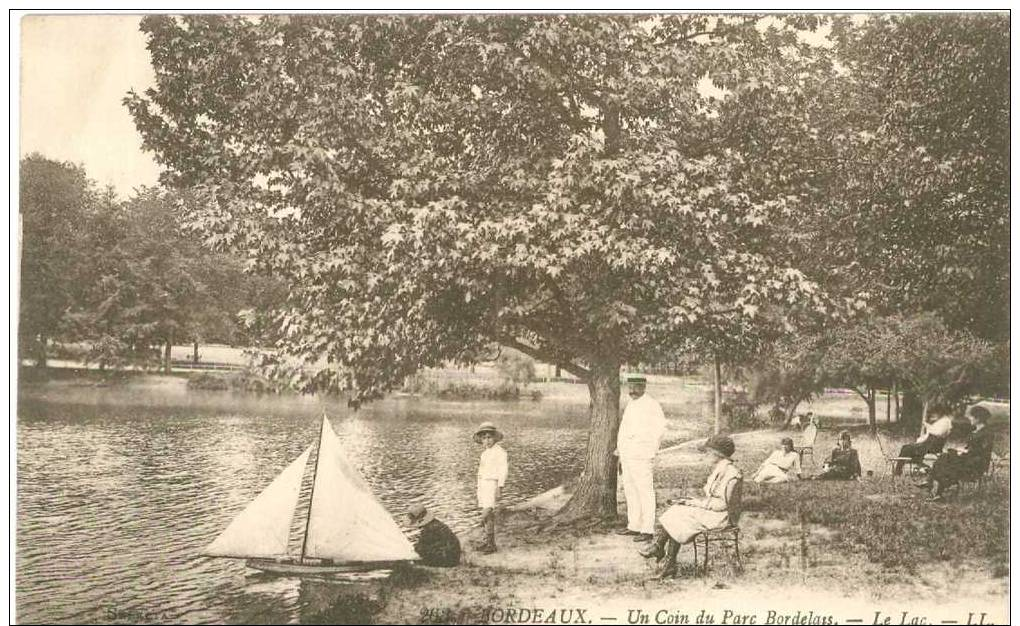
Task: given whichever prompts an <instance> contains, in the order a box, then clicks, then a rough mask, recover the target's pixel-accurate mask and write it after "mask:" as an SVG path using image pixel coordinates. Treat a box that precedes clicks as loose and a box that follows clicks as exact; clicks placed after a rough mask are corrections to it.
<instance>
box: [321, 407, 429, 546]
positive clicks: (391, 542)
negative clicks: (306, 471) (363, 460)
mask: <svg viewBox="0 0 1020 626" xmlns="http://www.w3.org/2000/svg"><path fill="white" fill-rule="evenodd" d="M305 555H306V556H309V557H314V558H321V559H333V560H334V561H339V562H358V561H362V562H363V561H407V560H415V559H417V558H418V554H417V553H416V552H415V551H414V548H413V547H412V546H411V543H410V542H409V541H408V540H407V537H405V536H404V533H403V532H401V530H400V528H399V527H398V526H397V523H396V521H394V519H393V518H392V517H391V516H390V514H389V513H388V512H387V511H386V509H385V508H383V505H382V503H380V502H379V500H377V499H376V497H375V495H374V494H373V493H372V490H371V489H370V488H369V486H368V485H367V484H366V483H365V480H364V479H363V478H362V477H361V474H359V473H358V471H357V470H356V469H355V468H354V467H353V466H351V464H350V463H348V462H347V459H346V458H344V455H343V451H342V449H341V447H340V440H339V439H338V438H337V436H336V433H335V432H333V427H332V426H330V424H329V421H328V420H326V419H325V418H323V425H322V438H321V440H320V442H319V458H318V467H317V468H316V474H315V486H314V487H313V491H312V507H311V512H310V514H309V520H308V530H307V538H306V547H305Z"/></svg>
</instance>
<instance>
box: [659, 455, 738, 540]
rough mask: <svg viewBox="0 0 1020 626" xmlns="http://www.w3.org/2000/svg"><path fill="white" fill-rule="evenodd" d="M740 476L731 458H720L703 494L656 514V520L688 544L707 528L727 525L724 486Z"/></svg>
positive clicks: (676, 537)
mask: <svg viewBox="0 0 1020 626" xmlns="http://www.w3.org/2000/svg"><path fill="white" fill-rule="evenodd" d="M741 479H743V475H742V474H741V473H740V470H739V469H738V468H737V466H736V465H734V463H733V461H731V460H730V459H720V460H719V462H718V463H716V464H715V467H714V468H712V473H711V474H709V476H708V480H707V481H706V482H705V497H704V498H702V499H700V500H696V501H693V502H691V503H690V504H674V505H673V506H671V507H669V508H668V509H667V510H666V512H665V513H663V514H662V516H660V517H659V523H661V524H662V527H663V528H664V529H666V532H667V533H669V536H670V537H672V538H673V540H674V541H677V542H679V543H688V542H689V541H691V539H693V538H694V536H695V535H697V534H698V533H700V532H704V531H706V530H717V529H720V528H725V527H726V526H727V525H728V524H729V514H728V512H727V509H726V487H727V486H728V485H729V484H730V482H732V481H734V480H741Z"/></svg>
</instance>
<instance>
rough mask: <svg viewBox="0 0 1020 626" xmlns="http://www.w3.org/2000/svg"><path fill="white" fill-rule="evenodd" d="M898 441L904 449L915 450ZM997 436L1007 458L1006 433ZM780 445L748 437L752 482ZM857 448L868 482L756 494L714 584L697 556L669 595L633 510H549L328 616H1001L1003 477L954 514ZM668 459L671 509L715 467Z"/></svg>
mask: <svg viewBox="0 0 1020 626" xmlns="http://www.w3.org/2000/svg"><path fill="white" fill-rule="evenodd" d="M1000 428H1001V425H1000ZM888 437H889V441H890V443H892V444H894V445H895V444H898V443H900V441H902V440H901V439H898V438H896V437H895V436H893V435H888ZM999 437H1000V438H1005V439H1007V443H1005V444H1003V445H1005V446H1007V447H1008V431H1002V432H1000V434H999ZM775 438H776V437H775V433H773V432H760V433H746V434H744V435H742V436H739V437H738V459H737V462H738V465H739V466H740V467H741V469H742V470H743V471H744V473H745V476H750V474H751V473H752V472H753V471H754V469H755V468H756V467H757V466H758V465H759V464H760V463H761V461H762V460H763V459H764V457H765V455H767V454H768V452H769V451H770V450H771V447H772V446H773V445H774V444H775V441H774V440H775ZM831 443H832V442H831V435H830V434H829V433H823V435H822V437H821V438H820V441H819V450H820V454H824V452H822V451H827V450H828V448H829V447H830V444H831ZM855 446H856V447H858V449H859V450H860V451H861V456H862V460H863V462H864V465H865V468H866V469H871V470H872V472H873V475H872V477H870V478H866V479H865V480H864V481H862V482H860V483H857V482H853V483H825V482H814V481H802V482H799V483H793V484H789V485H777V486H771V487H767V488H765V489H761V490H757V489H755V488H754V487H753V486H750V485H749V486H748V489H747V495H746V497H745V514H744V516H743V519H742V521H741V529H742V534H741V537H742V539H741V560H740V563H739V565H738V563H737V562H736V561H735V560H734V559H733V555H732V554H731V553H730V552H728V551H725V550H722V549H720V548H716V547H713V549H712V556H711V567H710V569H709V571H708V572H707V574H703V573H700V572H699V575H695V570H694V568H693V566H692V561H693V554H692V551H691V548H690V547H689V546H687V547H684V548H683V550H682V551H681V555H680V560H681V564H682V567H681V574H682V576H681V577H680V578H678V579H676V580H669V581H659V580H657V579H656V578H655V575H656V571H655V569H654V566H653V564H652V563H650V562H649V561H646V560H644V559H642V558H641V557H640V556H638V555H637V553H636V546H635V544H634V543H633V542H632V541H630V538H629V537H620V536H617V535H615V534H614V533H613V532H612V530H613V528H614V527H615V526H616V525H617V524H618V523H621V522H622V521H623V513H624V511H625V509H624V508H623V507H622V506H621V508H620V514H621V516H620V517H619V518H618V519H615V520H594V521H590V522H585V523H575V524H570V525H564V524H560V523H558V522H557V520H556V518H555V517H554V516H553V515H552V514H551V513H550V512H548V511H544V510H538V509H535V510H520V511H509V512H506V513H505V514H504V516H503V518H502V521H501V526H500V533H499V538H498V542H499V545H500V551H499V552H497V553H496V554H494V555H489V556H483V555H478V554H476V553H474V552H471V551H469V552H468V553H467V554H466V556H465V562H464V564H463V565H462V566H461V567H458V568H454V569H449V570H443V569H430V568H420V567H416V568H408V569H404V570H401V571H399V572H397V573H396V574H395V575H394V576H393V577H392V578H391V579H389V580H387V581H386V582H384V583H382V584H381V585H380V586H379V588H378V589H377V590H376V591H374V592H373V593H371V594H368V595H363V596H360V597H359V598H358V599H357V601H356V602H352V600H351V598H350V597H348V596H346V595H345V594H343V593H339V594H338V595H337V596H336V597H335V598H334V600H333V601H332V604H331V603H330V602H326V603H324V604H323V606H321V607H319V613H317V615H318V616H319V619H321V620H322V621H323V622H326V621H334V622H335V623H342V621H341V620H342V619H350V618H351V617H352V616H351V614H350V613H351V611H352V610H355V612H357V613H358V615H357V618H359V619H364V620H365V622H366V623H400V622H405V623H487V622H491V623H496V622H500V621H502V622H506V621H507V614H506V613H505V611H504V612H503V613H499V612H495V611H494V609H497V608H504V609H505V608H507V607H532V608H543V607H544V608H545V609H555V608H562V607H587V608H588V610H589V611H590V610H592V609H594V610H595V611H601V613H599V614H604V615H608V616H616V617H617V618H618V619H622V618H624V617H626V615H627V613H626V611H627V610H629V609H632V608H635V607H649V608H652V609H655V610H659V609H662V608H670V607H691V606H694V607H712V606H718V607H727V606H728V607H730V608H734V607H735V606H737V607H745V608H750V607H755V606H758V607H769V608H774V609H776V610H779V611H782V610H788V611H790V612H791V614H792V612H793V611H795V610H803V612H804V613H805V614H806V613H807V611H808V610H813V611H815V613H816V614H820V613H824V612H825V611H837V610H838V609H839V607H843V608H845V609H846V610H852V609H853V608H854V607H859V610H860V611H861V612H858V613H843V614H842V616H843V617H846V616H850V617H854V616H860V617H864V616H868V617H870V615H871V614H870V613H867V612H864V609H870V608H871V607H890V606H892V607H897V611H899V610H906V611H912V610H914V611H918V612H920V614H921V615H926V614H927V615H933V614H943V615H947V616H951V617H952V618H953V619H965V618H966V615H967V613H966V611H967V610H970V611H974V610H977V611H985V610H988V609H987V608H986V607H997V610H999V611H1000V613H999V614H1001V615H1004V614H1005V613H1004V612H1005V610H1006V609H1005V607H1006V599H1007V597H1008V596H1007V592H1008V582H1009V581H1008V575H1009V562H1008V558H1009V546H1008V543H1009V485H1008V481H1007V478H1006V477H1005V475H1004V474H1000V478H999V479H998V480H997V481H994V482H992V483H991V484H989V485H987V486H986V488H985V489H984V490H982V491H973V490H970V489H967V490H964V492H963V493H961V494H959V495H955V496H954V497H952V498H950V499H949V501H948V502H947V503H944V504H937V503H930V502H927V501H926V500H925V499H924V495H923V494H922V493H921V490H918V489H915V488H914V487H913V486H912V485H911V483H910V481H909V480H908V479H899V480H895V481H894V480H893V479H892V478H891V477H889V476H888V475H886V472H887V466H886V465H885V463H884V458H883V457H881V452H880V450H879V446H878V445H877V442H876V441H875V440H874V439H869V438H867V437H866V436H865V435H864V434H863V433H858V435H857V437H856V443H855ZM665 456H667V457H668V458H663V459H660V460H659V463H658V468H657V471H656V482H657V493H658V498H657V499H658V502H659V503H660V507H661V509H662V510H664V509H665V508H666V501H667V499H669V498H671V497H675V496H677V495H680V494H681V493H682V492H684V491H685V485H698V486H700V485H701V484H702V483H703V481H704V478H705V475H706V474H707V472H708V467H707V466H706V465H705V463H704V461H703V459H702V458H701V457H699V456H698V455H696V454H691V453H690V452H688V451H685V450H680V451H678V452H677V453H676V454H675V455H665ZM820 463H821V457H820V458H819V459H818V464H819V465H820ZM808 466H809V467H808V469H809V472H810V471H813V470H812V468H811V464H810V462H809V463H808ZM814 469H817V468H814ZM468 539H470V538H468V537H465V538H464V540H465V541H467V540H468ZM702 574H703V575H702ZM735 603H736V604H735ZM720 610H724V609H723V608H720ZM875 610H878V609H877V608H876V609H875ZM954 611H955V612H954ZM959 611H963V613H956V612H959ZM925 612H927V613H925ZM933 612H934V613H933ZM897 614H898V613H897ZM589 617H592V615H591V614H590V613H589ZM500 618H502V619H500ZM999 619H1003V618H1001V617H1000V618H999ZM348 623H349V622H348ZM692 623H693V622H692ZM717 623H718V622H717ZM759 623H761V622H759ZM804 623H807V622H804ZM961 623H962V622H961ZM986 623H987V622H986ZM995 623H1002V622H995Z"/></svg>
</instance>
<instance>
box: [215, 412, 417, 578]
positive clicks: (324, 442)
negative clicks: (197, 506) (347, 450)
mask: <svg viewBox="0 0 1020 626" xmlns="http://www.w3.org/2000/svg"><path fill="white" fill-rule="evenodd" d="M309 459H311V462H309ZM303 485H304V489H303V488H302V486H303ZM303 492H304V493H307V494H308V496H307V498H301V497H300V496H302V494H303ZM202 554H204V555H206V556H214V557H232V558H243V559H247V565H248V566H249V567H253V568H255V569H260V570H263V571H267V572H273V573H277V574H289V575H294V576H301V575H319V576H321V575H324V574H333V573H340V572H354V571H365V570H374V569H385V568H387V567H392V566H393V565H395V564H396V563H397V562H400V561H413V560H417V559H418V555H417V553H416V552H415V551H414V548H413V547H412V546H411V543H410V542H409V541H408V540H407V537H405V536H404V533H403V532H401V530H400V528H399V527H398V526H397V523H396V521H395V520H394V519H393V517H392V516H390V514H389V513H388V512H387V511H386V509H385V508H383V505H382V503H380V502H379V500H378V499H377V498H376V497H375V495H374V494H373V493H372V490H371V489H370V488H369V486H368V484H367V483H365V480H364V479H363V478H362V477H361V474H359V473H358V471H357V470H356V469H355V468H354V467H353V466H351V464H350V463H348V461H347V459H346V458H345V457H344V454H343V451H342V449H341V446H340V440H339V438H338V437H337V435H336V433H335V432H334V431H333V427H332V426H331V425H330V423H329V421H328V420H327V419H326V418H325V416H323V418H322V426H321V428H320V430H319V440H318V441H317V442H315V443H313V444H311V445H309V446H308V448H307V449H306V450H305V451H304V452H303V453H302V454H301V456H299V457H298V458H297V459H295V460H294V461H293V462H292V463H291V464H290V465H288V466H287V468H286V469H284V470H283V472H281V473H280V475H279V476H277V477H276V479H275V480H274V481H273V482H272V483H270V485H269V486H268V487H266V488H265V490H264V491H263V492H262V493H260V494H259V495H258V496H257V497H256V498H255V499H254V500H252V502H251V503H250V504H248V506H247V508H245V509H244V510H243V511H241V513H240V514H239V515H238V516H237V517H236V518H234V521H232V522H231V523H230V525H229V526H227V528H226V530H224V531H223V532H222V533H221V534H220V536H219V537H217V538H216V539H215V540H214V541H213V542H212V543H211V544H209V545H208V546H207V547H206V548H205V550H204V551H203V552H202Z"/></svg>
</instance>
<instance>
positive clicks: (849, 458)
mask: <svg viewBox="0 0 1020 626" xmlns="http://www.w3.org/2000/svg"><path fill="white" fill-rule="evenodd" d="M837 442H838V443H837V445H836V447H835V449H833V451H832V455H831V456H829V460H828V461H826V462H825V464H824V465H822V471H821V472H820V473H819V474H818V475H817V476H815V477H814V479H815V480H860V478H861V460H860V457H858V456H857V450H854V449H853V447H852V446H851V443H850V432H849V431H846V430H843V431H840V433H839V437H838V439H837Z"/></svg>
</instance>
